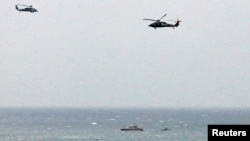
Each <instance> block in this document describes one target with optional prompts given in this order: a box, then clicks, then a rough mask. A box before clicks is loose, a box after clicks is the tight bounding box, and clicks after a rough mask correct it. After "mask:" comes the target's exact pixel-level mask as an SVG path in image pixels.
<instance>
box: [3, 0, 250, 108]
mask: <svg viewBox="0 0 250 141" xmlns="http://www.w3.org/2000/svg"><path fill="white" fill-rule="evenodd" d="M1 2H2V6H1V9H0V35H1V38H0V41H1V42H0V96H1V98H0V106H2V107H3V106H4V107H16V106H18V107H250V102H249V99H250V73H249V71H250V63H249V61H250V49H249V48H250V40H249V37H250V33H249V25H250V18H249V17H250V12H249V5H250V1H249V0H220V1H218V0H209V1H205V0H136V1H135V0H53V1H51V0H39V1H38V0H12V1H10V0H3V1H1ZM17 3H20V4H26V5H31V4H32V5H33V6H34V7H35V8H37V9H38V11H39V12H38V13H34V14H32V13H28V12H27V13H25V12H18V11H16V10H15V8H14V7H15V4H17ZM165 13H167V16H166V17H165V18H164V19H163V21H164V20H176V19H177V18H179V19H181V21H182V22H181V23H180V26H179V27H177V28H175V29H172V28H161V29H156V30H155V29H153V28H150V27H148V25H149V24H150V23H151V21H144V20H142V19H143V18H152V19H159V18H160V17H161V16H163V15H164V14H165Z"/></svg>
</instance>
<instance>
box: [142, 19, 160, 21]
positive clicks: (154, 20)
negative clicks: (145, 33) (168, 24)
mask: <svg viewBox="0 0 250 141" xmlns="http://www.w3.org/2000/svg"><path fill="white" fill-rule="evenodd" d="M143 20H147V21H158V20H154V19H143Z"/></svg>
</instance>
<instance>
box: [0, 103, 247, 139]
mask: <svg viewBox="0 0 250 141" xmlns="http://www.w3.org/2000/svg"><path fill="white" fill-rule="evenodd" d="M209 124H210V125H212V124H223V125H224V124H237V125H238V124H250V108H211V109H210V108H204V109H202V108H198V109H197V108H159V109H157V108H0V141H207V128H208V125H209ZM130 125H138V126H139V127H141V128H143V131H121V130H120V129H121V128H123V127H127V126H130ZM163 128H167V129H168V130H166V131H162V130H161V129H163Z"/></svg>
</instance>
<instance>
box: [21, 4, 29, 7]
mask: <svg viewBox="0 0 250 141" xmlns="http://www.w3.org/2000/svg"><path fill="white" fill-rule="evenodd" d="M17 6H25V7H32V5H24V4H17Z"/></svg>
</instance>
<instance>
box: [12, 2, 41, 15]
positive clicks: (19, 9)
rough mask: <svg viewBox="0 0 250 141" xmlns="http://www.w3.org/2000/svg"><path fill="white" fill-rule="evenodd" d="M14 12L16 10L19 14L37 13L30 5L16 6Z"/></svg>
mask: <svg viewBox="0 0 250 141" xmlns="http://www.w3.org/2000/svg"><path fill="white" fill-rule="evenodd" d="M18 6H21V7H23V8H19V7H18ZM16 10H18V11H19V12H21V11H24V12H31V13H34V12H38V11H37V10H36V9H35V8H33V7H32V5H30V6H27V5H22V4H17V5H16Z"/></svg>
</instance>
